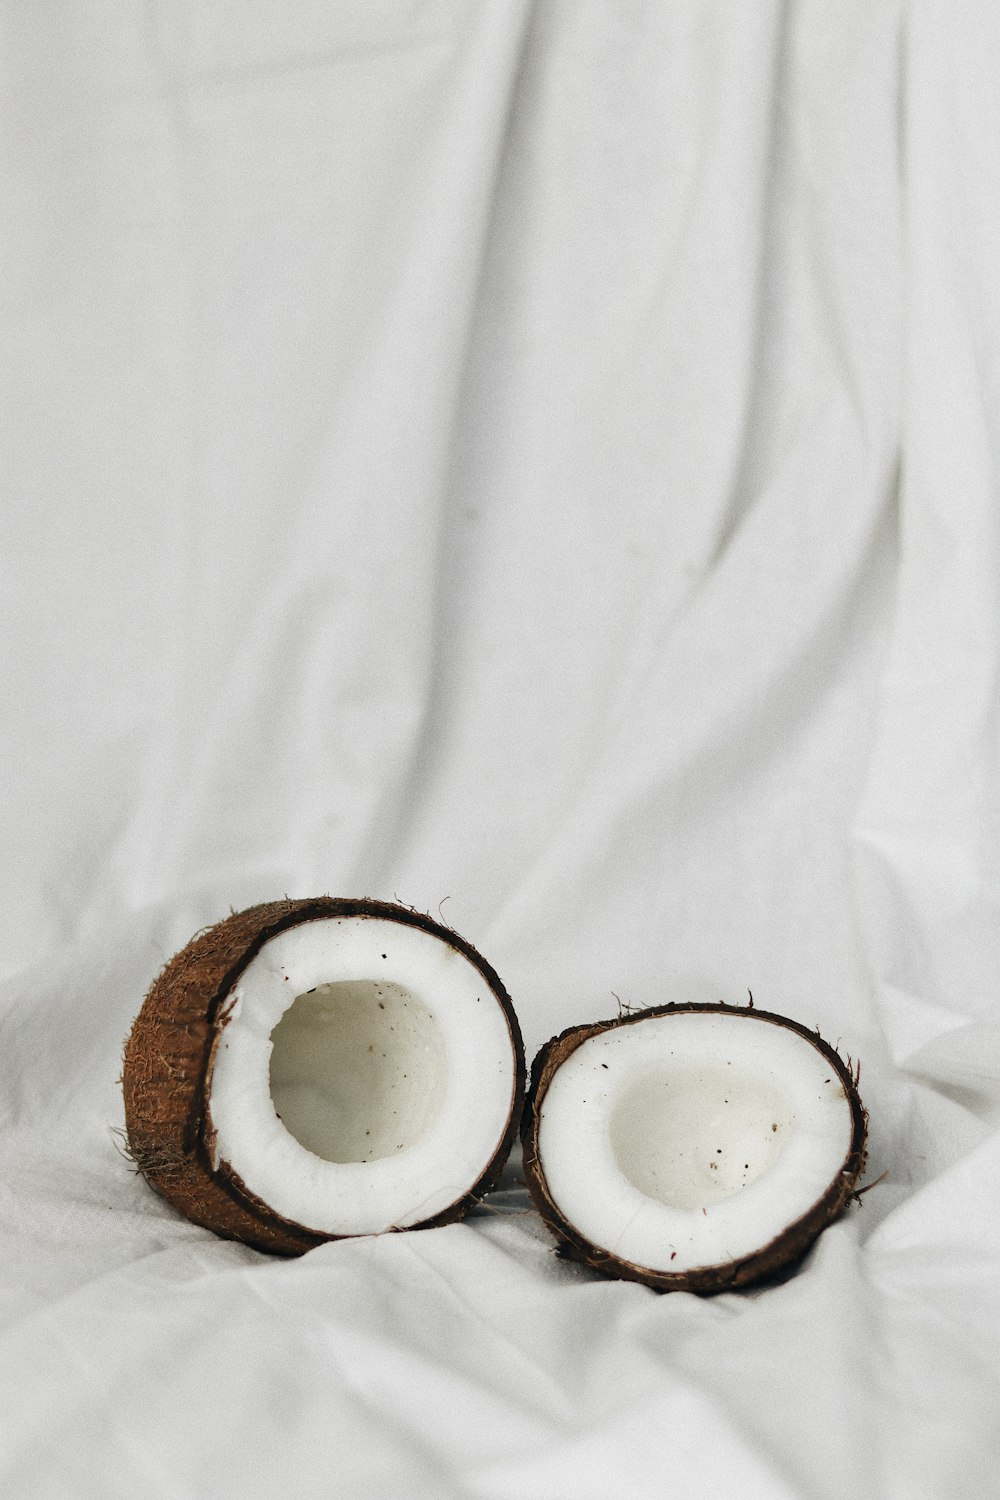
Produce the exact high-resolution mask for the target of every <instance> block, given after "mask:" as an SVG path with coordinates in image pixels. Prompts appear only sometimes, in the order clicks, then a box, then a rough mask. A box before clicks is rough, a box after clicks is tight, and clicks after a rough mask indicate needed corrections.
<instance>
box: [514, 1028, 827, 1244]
mask: <svg viewBox="0 0 1000 1500" xmlns="http://www.w3.org/2000/svg"><path fill="white" fill-rule="evenodd" d="M852 1132H853V1118H852V1111H851V1105H850V1102H849V1100H848V1098H847V1094H846V1091H845V1089H844V1085H843V1083H842V1082H841V1080H840V1077H839V1076H838V1074H837V1072H836V1071H835V1069H834V1068H832V1067H831V1065H830V1063H829V1061H828V1060H827V1059H826V1058H825V1057H824V1056H823V1054H822V1052H820V1051H819V1050H818V1049H817V1048H816V1047H814V1046H812V1045H811V1043H810V1042H809V1041H808V1040H807V1039H806V1038H804V1037H803V1036H801V1035H800V1034H799V1033H797V1032H794V1031H792V1030H790V1029H789V1028H787V1027H784V1026H781V1025H777V1024H773V1023H768V1022H767V1021H765V1020H764V1019H763V1018H759V1019H758V1018H753V1019H750V1018H747V1017H743V1016H726V1015H724V1014H718V1013H712V1014H699V1013H696V1012H692V1013H679V1014H674V1015H667V1016H659V1017H648V1018H645V1019H643V1020H642V1021H640V1022H636V1023H634V1024H630V1025H626V1026H620V1027H615V1028H612V1029H610V1030H607V1031H604V1032H601V1033H599V1034H597V1035H595V1036H593V1037H590V1038H589V1039H588V1040H587V1041H585V1042H583V1043H582V1044H581V1045H580V1046H579V1047H577V1048H576V1049H575V1050H574V1051H573V1052H572V1053H570V1055H569V1056H568V1058H567V1059H566V1061H565V1062H564V1063H563V1064H562V1065H561V1067H560V1068H559V1069H558V1070H557V1071H556V1072H555V1073H554V1075H553V1077H552V1079H551V1081H550V1083H549V1086H548V1089H547V1091H546V1093H545V1096H544V1098H543V1100H542V1105H541V1115H540V1123H539V1134H538V1159H539V1162H540V1165H541V1168H542V1171H543V1172H544V1175H545V1180H546V1184H547V1187H548V1191H549V1194H550V1196H551V1198H552V1200H553V1202H554V1203H555V1205H556V1207H557V1208H558V1209H559V1210H560V1212H561V1213H562V1215H563V1217H564V1218H565V1219H566V1220H567V1222H568V1223H569V1224H571V1225H572V1226H573V1227H574V1228H575V1229H576V1230H577V1231H579V1233H580V1234H581V1235H582V1236H583V1237H584V1238H585V1239H587V1240H588V1241H589V1242H590V1243H591V1244H592V1245H595V1246H597V1247H599V1248H600V1249H602V1250H606V1251H608V1252H610V1253H611V1254H612V1255H615V1256H617V1257H618V1258H619V1259H621V1260H625V1261H628V1262H630V1263H631V1264H633V1265H635V1266H640V1267H645V1268H646V1269H648V1270H651V1271H662V1272H668V1273H671V1272H673V1273H677V1272H682V1271H690V1270H693V1269H696V1268H698V1267H703V1266H715V1265H722V1264H726V1263H728V1262H730V1261H734V1260H738V1259H742V1258H743V1257H745V1256H749V1255H752V1254H754V1252H756V1251H759V1250H762V1249H763V1248H764V1247H765V1246H767V1245H769V1244H770V1243H771V1241H772V1240H774V1239H775V1238H776V1237H777V1236H778V1235H779V1234H780V1233H781V1232H782V1231H783V1230H785V1229H787V1227H788V1226H789V1225H790V1224H792V1223H794V1222H795V1221H796V1220H797V1219H799V1218H801V1217H802V1215H803V1214H805V1213H806V1212H807V1211H808V1210H809V1209H810V1208H811V1207H812V1206H813V1204H814V1203H815V1202H816V1201H817V1200H818V1199H819V1198H820V1197H822V1195H823V1194H824V1193H825V1192H826V1190H827V1189H828V1188H829V1187H830V1185H831V1183H832V1182H834V1181H835V1180H836V1179H837V1177H838V1175H839V1173H840V1172H841V1171H842V1170H843V1168H844V1164H845V1159H846V1158H847V1156H848V1154H849V1152H850V1150H851V1142H852Z"/></svg>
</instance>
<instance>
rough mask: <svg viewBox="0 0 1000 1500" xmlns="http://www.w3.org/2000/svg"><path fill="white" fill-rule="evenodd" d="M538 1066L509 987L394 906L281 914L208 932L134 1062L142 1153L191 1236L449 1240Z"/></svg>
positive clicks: (148, 1026) (354, 903)
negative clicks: (435, 1230)
mask: <svg viewBox="0 0 1000 1500" xmlns="http://www.w3.org/2000/svg"><path fill="white" fill-rule="evenodd" d="M524 1074H525V1068H524V1052H523V1046H522V1042H521V1035H520V1030H519V1027H518V1023H517V1018H516V1016H515V1014H514V1008H513V1005H512V1004H511V1001H510V997H509V996H508V994H507V992H506V990H505V989H504V986H503V984H502V983H501V981H500V979H499V977H498V976H497V974H496V972H495V971H494V970H493V969H492V968H491V967H490V965H489V964H488V963H487V962H486V961H485V959H483V958H482V957H481V955H480V954H479V953H477V952H476V950H475V948H473V947H472V945H471V944H470V943H468V942H467V941H466V940H465V939H464V938H461V937H459V936H458V934H457V933H455V932H452V931H451V930H450V929H449V928H447V927H445V926H443V925H442V924H441V923H439V922H435V921H433V920H432V919H431V918H430V917H428V916H425V915H424V914H422V913H420V912H417V911H415V910H412V909H411V908H409V907H404V906H401V905H399V904H396V903H389V902H380V901H370V900H357V899H348V898H336V897H330V896H322V897H316V898H312V899H306V900H283V901H274V902H269V903H265V904H263V905H260V906H255V907H251V908H249V909H248V910H246V911H241V912H236V913H233V914H232V915H231V916H229V917H227V918H226V919H225V920H223V921H221V922H219V923H217V924H216V925H215V926H213V927H210V928H208V929H207V930H206V931H204V932H202V933H201V934H199V935H197V936H196V937H195V938H193V939H192V941H191V942H190V943H189V944H188V945H187V946H186V947H185V948H184V949H182V950H181V952H180V953H178V954H177V955H176V956H175V957H174V958H173V959H171V960H170V962H169V963H168V964H167V965H166V967H165V968H164V970H163V971H162V973H161V974H160V975H159V977H158V978H157V979H156V981H155V982H154V984H153V986H152V988H151V989H150V991H149V994H148V995H147V997H146V999H145V1002H144V1004H143V1006H142V1009H141V1011H140V1013H139V1015H138V1017H137V1018H136V1021H135V1024H134V1026H133V1028H132V1031H131V1034H130V1035H129V1038H128V1040H127V1042H126V1045H125V1055H124V1066H123V1075H122V1082H123V1088H124V1096H125V1128H126V1136H127V1149H128V1152H129V1154H130V1155H131V1157H132V1159H133V1160H134V1162H135V1163H136V1166H137V1167H138V1169H139V1171H140V1172H141V1173H142V1175H143V1176H144V1177H145V1178H146V1180H147V1181H148V1182H149V1184H150V1185H151V1186H152V1187H153V1188H155V1189H156V1191H157V1192H158V1193H160V1194H161V1195H162V1196H163V1197H164V1198H165V1199H167V1201H168V1202H170V1203H171V1204H172V1205H173V1206H174V1207H175V1208H176V1209H178V1210H179V1211H180V1212H181V1213H182V1214H184V1215H186V1216H187V1217H188V1218H189V1219H191V1220H193V1221H194V1222H195V1223H197V1224H200V1225H203V1226H204V1227H206V1228H208V1229H211V1230H213V1231H214V1232H215V1233H216V1234H219V1235H222V1236H224V1237H226V1238H231V1239H238V1240H243V1241H245V1242H246V1243H247V1244H249V1245H252V1246H255V1247H256V1248H258V1249H260V1250H267V1251H272V1252H275V1253H278V1254H285V1255H297V1254H301V1253H302V1252H303V1251H305V1250H308V1249H309V1248H311V1247H312V1246H314V1245H317V1244H320V1243H322V1242H323V1241H324V1240H329V1239H338V1238H342V1237H345V1236H351V1235H358V1234H377V1233H383V1232H387V1231H391V1230H399V1229H419V1228H427V1227H430V1226H432V1225H438V1224H445V1223H450V1222H452V1221H454V1220H456V1219H458V1218H460V1217H462V1215H463V1214H464V1213H465V1212H466V1211H467V1210H468V1208H469V1207H470V1206H472V1205H473V1204H474V1203H476V1202H477V1201H478V1200H479V1198H480V1197H481V1196H482V1195H483V1194H484V1193H485V1192H487V1191H488V1190H489V1188H490V1187H491V1186H492V1185H493V1184H494V1183H495V1181H496V1180H497V1178H498V1177H499V1175H500V1172H501V1171H502V1169H503V1166H504V1163H505V1161H506V1158H507V1155H508V1153H509V1151H510V1147H511V1144H512V1142H513V1139H514V1137H515V1135H516V1132H517V1126H518V1121H519V1117H520V1111H521V1106H522V1102H523V1096H524Z"/></svg>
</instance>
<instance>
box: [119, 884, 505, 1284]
mask: <svg viewBox="0 0 1000 1500" xmlns="http://www.w3.org/2000/svg"><path fill="white" fill-rule="evenodd" d="M327 917H357V918H360V919H364V918H369V917H376V918H381V919H383V920H388V921H392V922H400V923H402V924H403V925H405V926H410V927H419V928H421V929H422V930H423V931H424V932H429V933H431V934H433V936H435V937H437V938H439V939H440V940H441V942H443V943H447V944H448V945H449V946H450V947H452V948H454V949H456V950H457V951H458V952H459V953H461V954H462V955H463V956H464V957H465V958H466V959H468V960H469V962H470V963H472V964H473V965H475V967H476V968H478V969H479V971H480V973H481V974H482V975H483V977H484V979H485V980H486V983H487V984H488V985H489V987H490V989H491V991H492V993H493V995H494V997H495V999H496V1001H497V1004H498V1005H499V1006H500V1007H501V1008H502V1010H503V1012H504V1015H505V1017H506V1020H507V1024H508V1026H509V1028H510V1035H511V1041H512V1044H513V1048H514V1056H515V1081H514V1089H513V1092H512V1096H511V1109H510V1117H509V1121H508V1125H507V1128H506V1130H505V1131H504V1135H503V1138H502V1140H501V1141H500V1144H499V1146H498V1147H497V1150H496V1153H495V1154H494V1156H493V1158H492V1160H491V1161H490V1163H489V1165H488V1166H487V1167H486V1169H485V1171H484V1172H483V1174H482V1176H481V1177H480V1178H479V1180H478V1181H477V1182H476V1183H474V1184H473V1185H472V1186H471V1187H470V1188H469V1190H468V1192H466V1193H464V1194H463V1195H462V1196H461V1197H460V1198H458V1199H457V1200H456V1201H455V1202H454V1203H453V1204H451V1205H450V1206H449V1207H448V1208H446V1209H444V1210H443V1211H442V1212H441V1213H438V1214H436V1215H435V1216H434V1217H433V1218H432V1219H427V1220H426V1221H424V1222H423V1223H421V1224H419V1225H414V1226H413V1227H414V1228H419V1229H428V1228H431V1227H433V1226H435V1225H439V1224H448V1223H451V1222H453V1221H454V1220H456V1219H460V1218H461V1217H462V1216H463V1215H464V1214H465V1213H466V1212H467V1211H468V1209H469V1208H470V1207H472V1205H473V1204H474V1203H476V1202H477V1201H478V1200H479V1199H480V1198H481V1197H482V1196H483V1194H484V1193H486V1192H488V1191H489V1189H490V1188H491V1187H493V1186H494V1184H495V1183H496V1181H497V1179H498V1178H499V1176H500V1173H501V1172H502V1170H503V1167H504V1163H505V1162H506V1160H507V1156H508V1154H509V1152H510V1148H511V1145H512V1144H513V1141H514V1137H515V1134H516V1132H517V1126H518V1121H519V1118H520V1113H521V1108H522V1104H523V1099H524V1081H525V1063H524V1047H523V1044H522V1041H521V1033H520V1030H519V1027H518V1023H517V1017H516V1015H515V1014H514V1007H513V1005H512V1004H511V1000H510V996H509V995H508V994H507V991H506V990H505V989H504V987H503V984H502V983H501V981H500V979H499V977H498V976H497V974H496V972H495V970H494V969H492V968H491V967H490V965H489V964H488V963H487V962H486V960H485V959H484V958H482V957H481V955H480V954H479V953H477V952H476V950H475V948H473V947H472V945H471V943H468V942H466V941H465V939H464V938H462V937H459V935H458V934H457V933H456V932H453V931H451V929H450V928H447V927H444V926H443V925H442V924H441V923H440V922H435V921H434V920H433V919H432V918H431V917H428V916H425V915H424V914H423V913H422V912H418V911H413V910H411V909H410V908H409V907H404V906H399V905H396V904H394V903H390V902H384V901H369V900H355V899H348V898H340V897H333V896H318V897H314V898H311V899H307V900H300V901H291V900H283V901H270V902H267V903H265V904H263V905H260V906H252V907H249V908H248V909H247V910H246V911H240V912H234V913H233V914H232V915H231V916H229V917H226V918H225V919H224V920H223V921H221V922H218V923H216V924H215V926H213V927H209V928H208V929H206V930H205V931H203V932H201V933H199V934H197V935H196V936H195V937H194V938H192V940H191V942H190V943H188V944H187V946H186V947H185V948H183V949H182V950H181V951H180V952H179V953H178V954H176V955H175V957H173V958H172V959H171V960H170V962H169V963H168V964H167V965H166V967H165V968H164V969H163V970H162V972H161V973H160V975H159V976H158V978H157V979H156V980H155V981H154V983H153V986H152V988H151V989H150V991H149V993H148V995H147V996H146V999H145V1001H144V1003H143V1006H142V1009H141V1011H140V1012H139V1015H138V1016H137V1017H136V1020H135V1024H134V1025H133V1027H132V1030H131V1033H130V1035H129V1037H128V1040H127V1041H126V1043H125V1054H124V1062H123V1069H122V1085H123V1090H124V1095H125V1129H126V1137H127V1150H128V1154H129V1156H130V1157H131V1158H132V1160H133V1162H134V1163H135V1165H136V1167H137V1169H138V1170H139V1171H140V1172H141V1173H142V1175H143V1177H145V1179H146V1181H147V1182H148V1183H149V1185H150V1186H151V1187H152V1188H155V1190H156V1191H157V1192H158V1193H159V1194H160V1195H161V1196H162V1197H163V1198H165V1199H166V1200H167V1202H168V1203H170V1204H172V1205H173V1207H174V1208H176V1209H177V1210H178V1211H179V1212H180V1213H182V1214H184V1215H185V1216H186V1217H187V1218H188V1219H191V1220H192V1221H193V1222H194V1223H195V1224H201V1225H203V1226H204V1227H205V1228H206V1229H211V1230H212V1231H213V1232H214V1233H215V1234H218V1235H221V1236H222V1237H223V1238H224V1239H235V1240H242V1241H244V1242H245V1243H246V1244H248V1245H252V1246H254V1247H255V1248H256V1249H258V1250H267V1251H270V1252H272V1253H273V1254H277V1255H301V1254H302V1253H303V1252H304V1251H306V1250H309V1249H311V1248H312V1247H313V1246H315V1245H318V1244H321V1243H322V1242H323V1241H324V1240H328V1239H336V1238H340V1237H341V1236H337V1235H331V1234H324V1233H318V1232H316V1231H315V1230H311V1229H308V1228H306V1227H305V1226H303V1225H301V1224H296V1223H294V1222H292V1221H290V1220H288V1219H285V1218H283V1217H282V1216H281V1215H279V1214H277V1213H275V1212H274V1211H273V1210H272V1209H271V1208H269V1207H268V1205H267V1204H266V1203H264V1202H262V1201H261V1199H259V1198H258V1197H256V1196H255V1194H253V1193H252V1192H251V1191H250V1189H249V1188H248V1187H247V1186H246V1184H245V1183H244V1182H243V1181H242V1180H241V1179H240V1177H239V1176H238V1175H237V1174H236V1173H235V1172H234V1171H232V1169H231V1168H229V1167H228V1166H227V1165H226V1163H224V1162H220V1163H219V1166H218V1169H215V1168H213V1166H212V1155H213V1153H212V1145H213V1131H212V1126H211V1118H210V1114H209V1110H208V1104H207V1101H208V1097H209V1092H210V1083H211V1074H212V1066H213V1062H214V1058H215V1053H216V1049H217V1048H218V1045H219V1039H220V1037H221V1035H222V1032H223V1029H224V1027H225V1025H226V1021H227V1019H228V1017H227V1015H226V1014H225V1013H224V1010H223V1002H224V1000H225V998H226V996H227V995H228V994H229V992H230V991H231V990H232V987H233V985H234V984H235V983H236V981H237V979H238V978H239V975H240V974H241V973H242V971H243V970H244V969H245V968H246V966H247V964H248V963H249V962H250V960H251V959H252V958H253V957H254V956H255V955H256V954H257V953H258V952H259V950H260V949H261V948H262V947H263V946H264V944H265V943H266V942H268V941H269V940H270V939H271V938H273V937H275V936H277V934H278V933H280V932H284V931H285V930H286V929H287V928H289V927H295V926H298V925H299V924H301V923H303V922H311V921H316V920H318V919H320V918H327Z"/></svg>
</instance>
